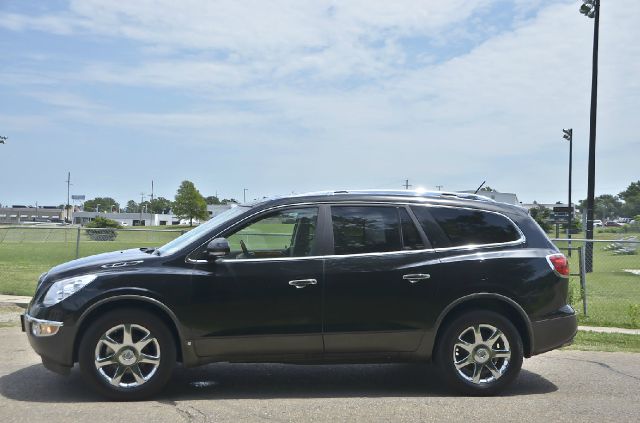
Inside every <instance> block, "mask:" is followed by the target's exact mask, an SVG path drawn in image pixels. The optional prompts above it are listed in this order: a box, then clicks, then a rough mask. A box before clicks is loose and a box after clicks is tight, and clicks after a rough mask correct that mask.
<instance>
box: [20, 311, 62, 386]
mask: <svg viewBox="0 0 640 423" xmlns="http://www.w3.org/2000/svg"><path fill="white" fill-rule="evenodd" d="M20 321H21V324H22V331H23V332H25V333H26V334H27V339H28V340H29V344H31V347H32V348H33V349H34V351H35V352H36V353H38V355H40V357H41V358H42V364H43V365H44V366H45V367H46V368H47V369H49V370H52V371H54V372H56V373H60V374H68V373H69V370H71V367H73V340H74V331H73V330H72V328H67V327H64V325H63V323H62V322H58V321H52V320H43V319H36V318H34V317H32V316H30V315H29V314H28V313H25V314H23V315H21V316H20ZM34 325H48V326H51V327H54V328H56V329H57V331H56V332H55V334H51V335H41V336H36V335H34V331H33V327H34ZM36 332H37V331H36Z"/></svg>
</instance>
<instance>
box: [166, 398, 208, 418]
mask: <svg viewBox="0 0 640 423" xmlns="http://www.w3.org/2000/svg"><path fill="white" fill-rule="evenodd" d="M158 403H160V404H163V405H168V406H171V407H172V408H173V409H174V410H175V411H176V413H178V415H179V416H180V417H182V419H183V420H185V421H187V422H193V421H198V420H200V421H205V422H206V421H209V417H208V416H207V415H206V414H205V413H204V412H202V411H201V410H199V409H197V408H196V407H194V406H192V405H188V406H186V407H182V406H181V405H180V404H178V403H177V402H175V401H172V400H164V401H158Z"/></svg>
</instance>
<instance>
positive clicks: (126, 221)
mask: <svg viewBox="0 0 640 423" xmlns="http://www.w3.org/2000/svg"><path fill="white" fill-rule="evenodd" d="M72 216H73V218H72V219H73V223H75V224H78V225H86V224H87V223H89V222H91V221H92V220H93V219H95V218H96V217H98V216H100V217H104V218H106V219H111V220H115V221H116V222H118V223H119V224H120V225H122V226H170V225H174V224H176V225H177V224H178V219H177V218H176V217H175V216H174V215H172V214H156V213H102V212H87V211H82V212H73V215H72Z"/></svg>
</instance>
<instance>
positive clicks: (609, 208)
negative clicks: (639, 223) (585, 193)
mask: <svg viewBox="0 0 640 423" xmlns="http://www.w3.org/2000/svg"><path fill="white" fill-rule="evenodd" d="M579 207H580V209H581V210H586V209H587V200H581V201H580V202H579ZM621 211H622V202H621V201H620V199H619V198H618V197H617V196H615V195H611V194H603V195H599V196H597V197H596V198H595V199H594V202H593V214H594V216H595V219H600V220H606V219H613V218H615V217H618V216H620V213H621Z"/></svg>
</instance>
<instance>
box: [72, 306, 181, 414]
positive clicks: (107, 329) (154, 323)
mask: <svg viewBox="0 0 640 423" xmlns="http://www.w3.org/2000/svg"><path fill="white" fill-rule="evenodd" d="M127 332H128V333H129V334H130V338H129V337H128V336H127V335H126V334H127ZM105 335H108V338H104V336H105ZM81 336H82V340H81V341H80V346H79V350H78V361H79V364H80V371H81V373H82V376H83V377H84V379H85V380H86V381H87V383H88V384H89V385H91V387H93V388H94V389H95V390H96V391H98V392H99V393H100V394H102V395H104V396H106V397H108V398H110V399H114V400H119V401H137V400H141V399H145V398H149V397H151V396H153V395H155V394H157V393H158V392H160V391H161V390H162V389H163V388H164V386H165V385H166V384H167V382H168V381H169V378H170V377H171V373H172V371H173V367H174V366H175V364H176V345H175V342H174V338H173V335H172V334H171V331H170V330H169V328H167V326H166V325H165V323H164V322H163V321H162V320H161V319H160V318H159V317H157V316H156V315H154V314H153V313H149V312H147V311H142V310H135V309H119V310H114V311H110V312H108V313H106V314H104V315H103V316H100V317H99V318H98V319H97V320H96V321H94V322H93V323H92V324H91V325H90V326H89V327H88V328H87V330H86V331H85V333H84V334H82V335H81ZM114 351H115V352H114ZM99 362H100V363H101V365H99V364H98V363H99Z"/></svg>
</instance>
